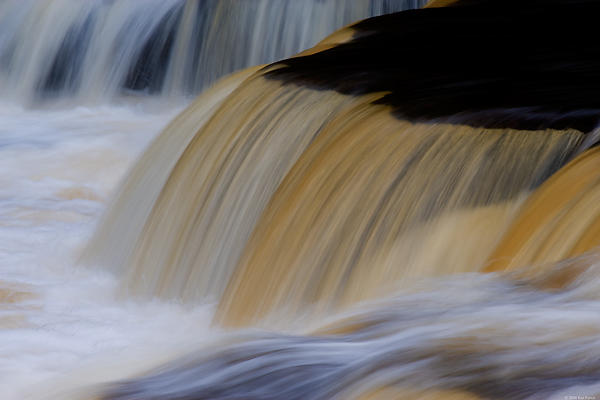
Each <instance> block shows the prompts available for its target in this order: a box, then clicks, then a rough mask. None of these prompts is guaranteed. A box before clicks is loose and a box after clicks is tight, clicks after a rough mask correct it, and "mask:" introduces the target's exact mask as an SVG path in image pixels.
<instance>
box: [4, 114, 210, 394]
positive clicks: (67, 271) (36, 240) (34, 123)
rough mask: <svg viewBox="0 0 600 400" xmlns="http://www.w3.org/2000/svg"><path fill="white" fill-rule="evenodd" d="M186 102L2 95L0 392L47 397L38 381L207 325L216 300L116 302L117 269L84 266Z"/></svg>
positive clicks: (185, 336) (194, 336) (179, 341)
mask: <svg viewBox="0 0 600 400" xmlns="http://www.w3.org/2000/svg"><path fill="white" fill-rule="evenodd" d="M180 110H181V107H172V108H171V109H170V110H168V111H162V112H156V111H155V110H152V111H150V110H144V109H143V108H141V107H137V108H136V107H125V106H105V107H99V108H73V109H63V110H39V111H32V110H25V109H22V108H19V107H15V106H13V105H7V104H2V105H0V121H2V122H1V125H0V174H1V175H0V185H1V188H2V190H1V194H0V293H2V294H0V296H4V297H5V296H6V295H8V296H12V297H9V298H8V301H7V299H6V298H4V299H3V300H4V301H2V303H1V304H2V305H1V306H0V399H21V398H29V397H27V396H29V395H31V396H32V397H31V398H40V399H44V398H48V396H49V394H48V392H40V391H39V390H38V389H35V390H32V389H31V387H32V385H34V384H36V383H39V382H43V381H45V380H48V381H60V379H61V376H62V375H63V374H64V373H66V372H69V374H67V375H71V376H72V375H73V372H74V371H76V370H78V369H79V368H80V366H83V365H87V364H94V363H96V362H100V360H101V359H108V360H120V361H119V363H118V364H121V366H123V364H125V360H127V359H128V358H131V357H132V354H141V355H144V357H146V355H148V354H149V353H150V351H149V349H152V352H151V353H152V354H154V355H155V357H159V354H160V353H161V352H162V351H165V352H168V350H169V345H168V343H176V345H177V346H185V344H186V343H191V342H194V343H196V342H197V341H198V336H199V335H201V334H202V333H203V332H205V331H206V328H207V326H208V324H209V320H210V315H211V309H210V307H202V306H199V307H197V308H183V307H180V306H178V305H175V304H168V303H164V302H159V301H156V302H150V303H146V304H135V303H124V302H119V301H116V300H115V296H114V291H115V287H116V283H117V282H116V279H115V278H114V277H112V276H110V275H107V274H105V273H103V272H99V271H91V270H89V269H86V268H82V267H80V266H79V265H77V259H78V256H79V254H80V251H81V250H82V248H83V246H85V244H86V242H87V240H88V238H89V237H90V235H91V233H92V231H93V229H94V227H95V225H96V223H97V220H98V218H99V217H100V215H101V214H102V213H103V211H104V209H105V208H106V203H107V201H108V200H109V198H110V196H111V194H112V193H113V191H114V189H115V186H116V185H117V183H118V182H119V180H120V179H121V178H122V176H123V175H124V174H125V172H126V171H127V169H128V167H129V166H130V165H131V163H132V162H133V161H134V160H135V158H136V157H137V156H138V155H139V154H140V152H141V151H142V150H143V149H144V148H145V147H146V146H147V144H148V143H149V142H150V141H151V140H152V139H153V138H154V137H155V136H156V134H158V133H159V132H160V130H161V129H162V128H163V127H164V125H165V124H166V123H167V122H168V121H169V120H170V119H171V118H172V117H173V116H174V115H176V114H177V113H178V112H179V111H180ZM4 290H5V291H6V292H3V291H4ZM166 338H168V340H167V339H166ZM173 346H174V345H171V347H173ZM124 352H125V353H127V354H129V356H128V357H125V356H124V355H123V356H121V355H120V354H122V353H124ZM159 358H160V357H159ZM102 370H103V371H104V372H103V373H104V374H108V375H109V377H110V375H111V368H104V369H102ZM112 374H115V371H114V366H113V368H112ZM92 375H93V374H85V377H86V378H85V379H89V380H90V381H92V382H94V381H96V380H98V379H102V377H101V376H100V375H97V376H92ZM116 376H118V374H116ZM114 378H115V376H112V379H114ZM79 379H82V378H79ZM72 383H73V386H76V385H75V382H72ZM79 383H81V381H80V382H79ZM34 386H35V385H34ZM51 386H54V385H51ZM61 386H62V388H61V389H60V390H62V389H65V388H67V389H68V386H70V385H69V384H63V385H56V387H61ZM40 390H41V389H40ZM26 392H29V393H26ZM57 396H59V397H58V398H60V395H58V394H57Z"/></svg>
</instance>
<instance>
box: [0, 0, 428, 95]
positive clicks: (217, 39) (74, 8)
mask: <svg viewBox="0 0 600 400" xmlns="http://www.w3.org/2000/svg"><path fill="white" fill-rule="evenodd" d="M423 3H424V1H420V0H405V1H393V0H361V1H352V2H351V1H342V2H339V1H334V0H329V1H320V0H310V1H280V0H226V1H221V0H219V1H217V0H187V1H184V0H148V1H143V2H140V1H127V0H123V1H106V0H89V1H76V0H51V1H21V0H8V1H4V2H3V3H2V5H0V37H2V41H1V42H0V95H1V96H2V97H3V98H7V99H11V100H17V101H20V102H22V103H23V104H26V105H31V104H37V103H40V102H44V101H46V102H48V101H51V100H54V101H56V99H57V98H63V97H68V98H70V99H72V100H71V101H72V102H75V103H77V104H81V103H99V102H100V103H101V102H106V101H109V100H115V98H117V97H123V96H125V97H130V96H139V95H144V94H149V93H150V94H161V95H164V96H171V97H172V96H192V95H196V94H198V93H200V92H201V91H202V90H203V89H204V88H206V87H208V86H209V85H211V84H212V83H214V82H215V81H216V80H218V79H219V78H220V77H222V76H224V75H227V74H229V73H232V72H234V71H237V70H239V69H242V68H246V67H250V66H252V65H256V64H264V63H267V62H273V61H276V60H279V59H282V58H285V57H290V56H292V55H294V54H296V53H298V52H300V51H302V50H305V49H307V48H309V47H312V46H314V45H315V44H316V43H317V42H318V41H319V40H321V39H322V38H324V37H325V36H327V35H328V34H330V33H332V32H333V31H334V30H336V29H339V28H341V27H342V26H344V25H347V24H350V23H351V22H355V21H357V20H360V19H363V18H366V17H369V16H374V15H381V14H384V13H390V12H395V11H401V10H404V9H407V8H415V7H419V6H422V5H423Z"/></svg>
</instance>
